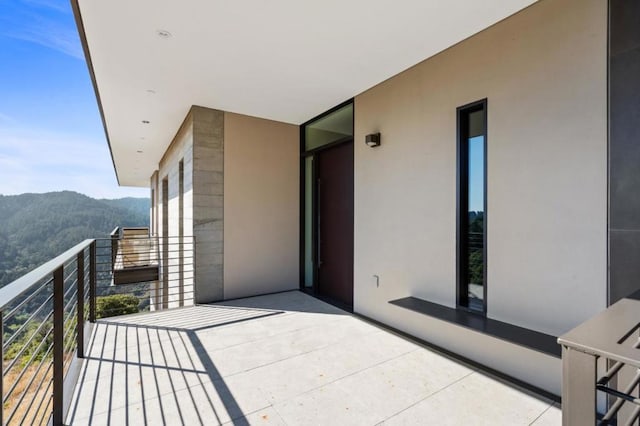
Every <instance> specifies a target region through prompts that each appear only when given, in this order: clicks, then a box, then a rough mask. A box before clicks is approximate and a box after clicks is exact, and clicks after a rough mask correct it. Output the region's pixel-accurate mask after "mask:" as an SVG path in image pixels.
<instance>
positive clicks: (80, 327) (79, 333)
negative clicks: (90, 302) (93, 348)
mask: <svg viewBox="0 0 640 426" xmlns="http://www.w3.org/2000/svg"><path fill="white" fill-rule="evenodd" d="M76 265H77V269H76V270H77V271H78V273H77V275H78V288H77V290H78V302H77V304H78V306H76V311H77V314H78V320H77V322H76V339H77V340H76V345H77V346H78V348H77V354H78V358H84V249H82V250H81V251H80V252H79V253H78V261H77V263H76Z"/></svg>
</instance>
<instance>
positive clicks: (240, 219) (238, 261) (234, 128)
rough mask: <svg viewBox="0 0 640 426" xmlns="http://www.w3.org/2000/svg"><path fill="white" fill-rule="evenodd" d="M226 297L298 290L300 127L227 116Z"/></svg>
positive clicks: (236, 115)
mask: <svg viewBox="0 0 640 426" xmlns="http://www.w3.org/2000/svg"><path fill="white" fill-rule="evenodd" d="M224 129H225V156H224V169H225V179H224V197H225V203H224V217H225V226H224V253H225V263H224V297H225V299H229V298H236V297H244V296H251V295H256V294H264V293H270V292H276V291H283V290H291V289H297V288H298V280H299V272H298V271H299V265H298V263H299V244H300V240H299V231H298V223H299V208H300V206H299V180H300V176H299V163H300V157H299V147H298V144H299V130H298V126H294V125H290V124H285V123H280V122H276V121H270V120H263V119H259V118H254V117H248V116H245V115H239V114H233V113H225V116H224Z"/></svg>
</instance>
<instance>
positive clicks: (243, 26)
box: [72, 0, 536, 186]
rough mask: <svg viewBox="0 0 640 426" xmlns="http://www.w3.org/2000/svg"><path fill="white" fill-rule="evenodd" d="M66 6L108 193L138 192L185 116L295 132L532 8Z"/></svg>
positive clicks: (117, 0)
mask: <svg viewBox="0 0 640 426" xmlns="http://www.w3.org/2000/svg"><path fill="white" fill-rule="evenodd" d="M72 1H73V2H74V8H75V11H76V19H77V20H78V26H79V29H80V33H81V37H82V39H83V43H84V47H85V53H86V54H88V58H87V60H88V62H89V65H90V69H91V72H92V77H93V79H94V84H95V87H96V93H97V96H98V100H99V103H100V109H101V112H102V117H103V121H104V124H105V129H106V132H107V137H108V140H109V145H110V149H111V155H112V157H113V162H114V166H115V168H116V173H117V175H118V180H119V183H120V184H121V185H125V186H148V185H149V177H150V176H151V174H152V173H153V171H154V170H156V168H157V166H158V162H159V161H160V159H161V158H162V155H163V154H164V152H165V150H166V149H167V147H168V146H169V144H170V143H171V140H172V138H173V137H174V135H175V134H176V132H177V130H178V128H179V126H180V124H181V123H182V121H183V119H184V117H185V116H186V114H187V112H188V111H189V108H190V107H191V106H192V105H201V106H205V107H210V108H216V109H220V110H225V111H232V112H237V113H241V114H246V115H252V116H256V117H262V118H268V119H272V120H278V121H283V122H287V123H294V124H300V123H302V122H304V121H306V120H308V119H310V118H312V117H313V116H315V115H317V114H320V113H322V112H323V111H325V110H327V109H329V108H331V107H333V106H335V105H336V104H338V103H340V102H342V101H344V100H346V99H349V98H351V97H353V96H355V95H357V94H358V93H361V92H362V91H364V90H366V89H368V88H370V87H372V86H374V85H376V84H378V83H380V82H381V81H383V80H385V79H387V78H389V77H391V76H393V75H395V74H397V73H399V72H401V71H403V70H405V69H407V68H409V67H411V66H412V65H415V64H416V63H418V62H420V61H422V60H424V59H426V58H428V57H430V56H433V55H435V54H436V53H438V52H441V51H442V50H444V49H446V48H448V47H450V46H452V45H454V44H456V43H458V42H460V41H461V40H463V39H465V38H467V37H469V36H471V35H473V34H475V33H477V32H479V31H481V30H483V29H485V28H487V27H489V26H491V25H492V24H494V23H496V22H498V21H500V20H502V19H504V18H506V17H508V16H509V15H512V14H513V13H516V12H517V11H519V10H521V9H522V8H524V7H526V6H528V5H530V4H532V3H534V2H535V1H536V0H396V1H391V0H325V1H323V2H309V1H300V0H270V1H257V0H235V1H232V0H227V1H222V0H185V1H176V0H135V1H130V0H126V1H125V0H108V1H96V0H72ZM159 31H168V32H169V33H170V34H171V36H170V37H162V36H160V35H159V34H158V32H159ZM143 121H148V122H149V123H148V124H147V123H144V122H143ZM139 151H141V152H139Z"/></svg>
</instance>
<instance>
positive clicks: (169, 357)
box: [68, 305, 284, 425]
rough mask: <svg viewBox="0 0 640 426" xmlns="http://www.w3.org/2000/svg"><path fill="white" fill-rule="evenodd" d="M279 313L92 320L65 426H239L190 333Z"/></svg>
mask: <svg viewBox="0 0 640 426" xmlns="http://www.w3.org/2000/svg"><path fill="white" fill-rule="evenodd" d="M283 313H284V311H282V310H274V309H265V308H258V307H239V306H221V305H202V306H197V307H192V308H189V309H175V310H168V311H163V312H154V313H147V314H136V315H130V316H123V317H119V318H112V319H105V320H100V321H99V322H98V323H97V327H96V330H95V332H94V334H93V338H92V340H91V344H90V348H89V350H88V351H87V352H86V353H87V354H88V355H89V356H87V358H86V362H85V366H84V369H83V372H82V375H81V377H80V380H79V381H78V387H77V389H76V393H75V395H76V396H75V397H74V401H73V403H72V404H73V405H72V407H71V409H70V413H71V414H70V416H69V418H68V420H69V422H70V423H71V424H73V423H76V422H77V423H87V424H92V423H94V422H95V423H101V424H108V425H111V424H121V423H122V421H124V422H125V423H126V424H140V423H142V424H155V423H160V424H175V423H178V424H191V423H200V424H212V423H218V424H221V423H225V422H228V421H231V420H232V421H233V423H234V424H235V425H247V424H248V423H247V421H246V419H244V418H243V416H244V415H245V414H246V413H244V412H243V410H242V408H241V407H240V406H239V404H238V402H237V401H236V399H235V398H234V395H233V394H232V392H231V391H230V389H229V388H228V386H227V385H226V383H225V381H224V380H223V379H222V377H221V375H220V373H219V371H218V369H217V368H216V365H215V363H214V362H213V360H212V359H211V358H210V357H209V355H208V353H207V351H206V350H204V348H203V345H202V343H201V341H200V338H199V337H198V335H197V332H198V331H202V330H206V329H210V328H215V327H221V326H226V325H231V324H236V323H240V322H245V321H251V320H255V319H261V318H265V317H270V316H275V315H280V314H283ZM132 381H137V384H139V387H135V386H131V382H132ZM87 393H89V395H87ZM132 393H135V394H132ZM178 395H179V396H178ZM81 401H82V402H81ZM87 401H90V402H91V403H90V404H86V402H87ZM88 405H90V406H88Z"/></svg>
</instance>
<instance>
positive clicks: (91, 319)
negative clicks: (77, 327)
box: [89, 240, 96, 322]
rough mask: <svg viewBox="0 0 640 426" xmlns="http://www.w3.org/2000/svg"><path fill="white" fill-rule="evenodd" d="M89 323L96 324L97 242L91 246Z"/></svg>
mask: <svg viewBox="0 0 640 426" xmlns="http://www.w3.org/2000/svg"><path fill="white" fill-rule="evenodd" d="M89 322H96V241H95V240H93V242H92V243H91V245H90V246H89Z"/></svg>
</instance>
